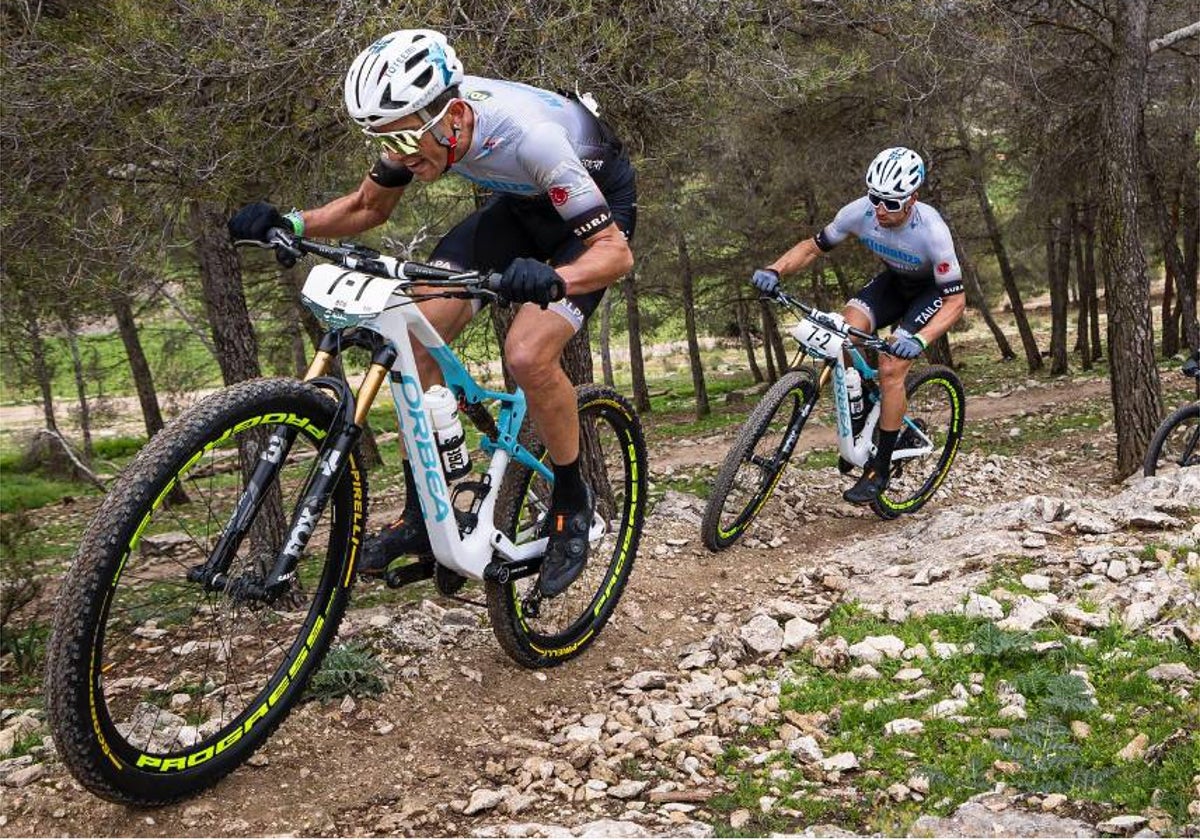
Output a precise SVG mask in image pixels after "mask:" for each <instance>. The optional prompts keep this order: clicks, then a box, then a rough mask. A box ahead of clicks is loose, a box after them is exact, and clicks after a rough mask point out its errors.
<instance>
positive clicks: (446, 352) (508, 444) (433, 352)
mask: <svg viewBox="0 0 1200 840" xmlns="http://www.w3.org/2000/svg"><path fill="white" fill-rule="evenodd" d="M426 349H427V350H428V351H429V355H430V356H432V357H433V359H434V361H436V362H437V363H438V367H440V368H441V369H442V376H443V378H444V379H445V380H446V387H447V388H449V389H450V390H451V391H452V392H453V393H454V396H456V397H458V398H459V399H463V400H466V401H467V402H468V403H469V404H471V405H475V404H476V403H481V402H484V401H485V400H496V401H497V402H499V403H500V419H499V420H498V421H497V423H496V425H497V426H498V427H499V430H500V439H499V440H492V439H491V438H490V437H487V436H486V435H485V436H484V437H483V438H482V440H481V441H480V443H479V446H480V448H481V449H482V450H483V451H484V452H486V453H487V454H489V455H491V454H492V453H493V452H495V451H496V450H497V449H503V450H504V451H505V452H507V453H509V454H510V455H512V457H513V459H514V460H516V461H518V462H519V463H522V464H524V465H525V466H527V467H529V468H530V469H533V470H536V471H537V472H538V473H539V474H540V475H541V476H542V477H543V478H545V479H546V480H547V481H553V480H554V473H553V471H552V470H551V469H550V467H548V466H547V465H546V464H544V463H542V462H541V461H540V460H538V459H537V458H535V457H533V453H531V452H530V451H529V450H528V449H526V448H525V447H524V446H522V445H521V444H520V443H519V442H518V440H517V436H518V435H519V434H520V432H521V424H522V423H524V422H525V411H526V404H525V392H524V391H522V390H521V389H520V388H517V390H515V391H513V392H512V393H511V394H510V393H508V392H507V391H489V390H487V389H486V388H483V387H480V385H479V383H477V382H476V381H475V380H474V379H473V378H472V377H471V374H470V373H468V372H467V369H466V368H465V367H463V364H462V362H460V361H459V359H458V356H456V355H455V354H454V351H453V350H451V349H450V348H449V347H448V346H447V345H444V344H443V345H442V346H441V347H427V348H426Z"/></svg>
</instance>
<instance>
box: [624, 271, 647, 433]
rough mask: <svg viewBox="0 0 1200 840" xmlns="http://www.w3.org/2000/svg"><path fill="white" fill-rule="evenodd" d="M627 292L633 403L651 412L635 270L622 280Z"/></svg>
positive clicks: (626, 306) (626, 320)
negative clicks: (643, 357)
mask: <svg viewBox="0 0 1200 840" xmlns="http://www.w3.org/2000/svg"><path fill="white" fill-rule="evenodd" d="M621 291H622V292H623V293H624V294H625V324H626V327H627V328H628V330H629V376H630V378H631V379H632V388H633V404H634V406H635V407H636V408H637V410H638V411H639V412H641V413H642V414H648V413H649V412H650V389H649V388H647V387H646V365H645V362H644V361H643V359H642V315H641V312H639V311H638V302H637V276H636V274H635V272H633V271H631V272H629V275H628V276H627V277H626V278H625V279H624V280H623V281H621Z"/></svg>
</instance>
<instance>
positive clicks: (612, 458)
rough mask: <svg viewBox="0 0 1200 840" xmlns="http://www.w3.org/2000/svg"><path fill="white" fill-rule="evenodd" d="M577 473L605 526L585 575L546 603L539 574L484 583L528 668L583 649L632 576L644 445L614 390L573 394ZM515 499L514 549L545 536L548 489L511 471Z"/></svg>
mask: <svg viewBox="0 0 1200 840" xmlns="http://www.w3.org/2000/svg"><path fill="white" fill-rule="evenodd" d="M578 404H579V433H580V440H579V450H580V468H581V470H582V472H583V475H584V478H585V479H586V480H587V481H588V483H589V484H590V485H591V487H592V490H593V491H594V492H595V494H596V514H597V516H599V517H601V518H602V519H603V520H604V522H605V528H604V531H603V533H602V534H601V535H600V536H599V537H597V538H595V539H593V540H592V543H591V548H590V550H589V552H588V562H587V565H586V566H585V567H584V570H583V573H582V574H581V575H580V576H579V578H578V579H577V580H576V581H575V582H574V583H573V584H571V586H570V587H569V588H568V589H567V590H566V591H565V592H563V593H562V594H560V595H557V596H555V597H553V598H543V597H542V596H541V593H540V590H538V588H537V580H538V579H537V576H536V575H535V576H530V577H524V578H520V579H518V580H511V581H509V582H507V583H497V582H494V581H489V582H488V583H487V604H488V617H489V618H490V619H491V622H492V629H493V631H494V632H495V634H496V639H497V640H498V641H499V642H500V646H501V647H502V648H503V649H504V651H505V653H507V654H508V655H509V656H511V657H512V658H513V659H514V660H515V661H516V662H518V663H519V664H521V665H523V666H525V667H526V668H544V667H549V666H553V665H559V664H561V663H563V662H566V661H567V660H568V659H571V658H572V657H574V656H578V655H579V654H580V653H582V652H583V651H584V650H586V649H587V647H588V645H590V644H591V643H592V642H593V641H595V639H596V636H597V635H598V634H599V633H600V630H601V629H602V628H603V627H604V625H605V624H606V623H607V622H608V620H609V618H610V617H611V616H612V613H613V610H614V609H615V608H616V606H617V602H618V601H619V600H620V598H621V593H622V592H624V590H625V584H626V582H627V581H628V580H629V575H630V572H631V571H632V570H633V561H634V558H635V557H636V556H637V549H638V542H639V541H640V539H641V535H642V520H643V519H644V518H645V515H646V476H647V467H646V443H645V440H644V439H643V437H642V426H641V422H640V421H639V420H638V416H637V413H636V412H635V411H634V410H633V406H631V405H630V404H629V402H628V401H627V400H626V399H625V398H624V397H622V396H621V395H620V394H618V393H617V392H616V391H614V390H612V389H611V388H605V387H603V386H599V385H584V386H582V387H580V388H579V389H578ZM513 486H515V487H516V488H517V493H516V500H515V502H514V503H513V505H512V508H511V514H510V520H509V523H508V528H507V529H506V534H507V535H508V536H509V537H510V538H511V539H512V540H513V541H514V542H515V543H517V544H521V543H523V542H529V541H531V540H534V539H537V538H539V537H540V536H541V535H542V532H543V526H544V524H545V521H546V517H547V515H548V513H549V511H550V491H551V484H550V482H548V481H546V480H545V479H544V478H542V476H541V474H540V473H536V472H534V471H533V470H532V469H530V468H528V467H519V468H518V469H517V470H516V471H515V475H514V484H513Z"/></svg>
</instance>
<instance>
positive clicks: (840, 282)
mask: <svg viewBox="0 0 1200 840" xmlns="http://www.w3.org/2000/svg"><path fill="white" fill-rule="evenodd" d="M829 267H830V268H832V269H833V276H834V278H836V279H837V287H838V294H840V295H841V296H842V300H850V298H852V297H853V296H854V287H853V286H851V285H850V278H849V277H847V276H846V270H845V269H844V268H842V266H841V264H840V263H839V262H838V261H837V260H835V259H833V258H829Z"/></svg>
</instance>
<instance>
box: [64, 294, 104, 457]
mask: <svg viewBox="0 0 1200 840" xmlns="http://www.w3.org/2000/svg"><path fill="white" fill-rule="evenodd" d="M61 321H62V325H63V330H64V331H65V332H66V334H67V347H68V348H69V349H70V351H71V373H72V374H73V376H74V378H75V393H76V395H77V396H78V398H79V431H80V433H81V434H82V435H83V459H84V461H85V462H86V463H87V464H89V465H90V464H91V463H92V460H93V459H94V458H95V457H96V450H95V448H94V447H93V446H92V415H91V410H90V409H89V407H88V397H87V379H86V378H85V377H84V375H83V357H82V356H80V354H79V332H78V330H76V329H75V321H74V319H72V318H71V317H70V316H67V315H63V316H62V317H61Z"/></svg>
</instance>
